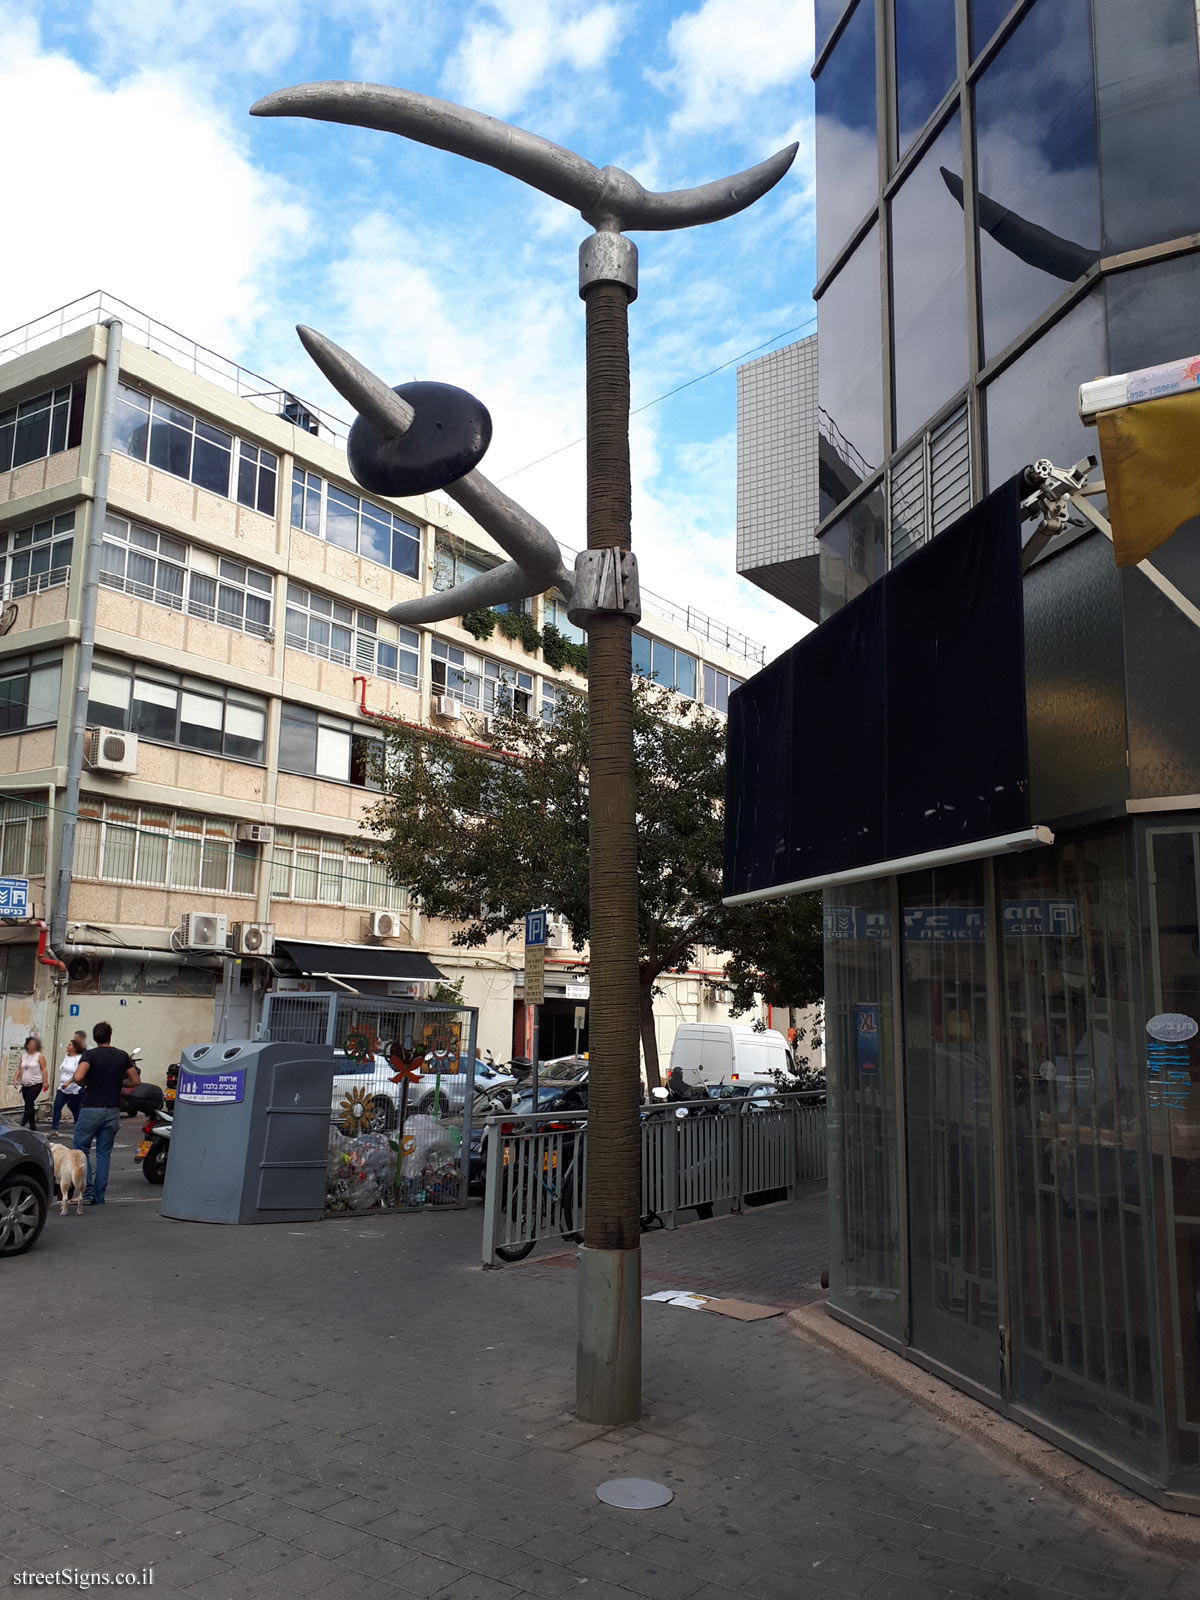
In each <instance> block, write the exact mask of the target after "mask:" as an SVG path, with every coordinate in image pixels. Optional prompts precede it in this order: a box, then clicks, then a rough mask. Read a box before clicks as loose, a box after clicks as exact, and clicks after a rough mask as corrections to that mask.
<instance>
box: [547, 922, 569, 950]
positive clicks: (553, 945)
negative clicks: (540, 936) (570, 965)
mask: <svg viewBox="0 0 1200 1600" xmlns="http://www.w3.org/2000/svg"><path fill="white" fill-rule="evenodd" d="M546 948H547V950H569V949H570V948H571V935H570V933H569V932H568V930H567V919H566V918H565V917H547V919H546Z"/></svg>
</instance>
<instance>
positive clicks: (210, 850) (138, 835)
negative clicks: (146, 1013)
mask: <svg viewBox="0 0 1200 1600" xmlns="http://www.w3.org/2000/svg"><path fill="white" fill-rule="evenodd" d="M262 859H263V858H262V857H261V856H260V854H259V853H258V852H257V851H250V850H245V849H243V850H239V849H238V848H237V824H236V822H235V821H234V820H233V819H232V818H230V817H206V816H202V815H201V814H200V813H199V812H194V811H186V810H178V809H175V808H173V807H170V806H156V805H138V804H137V803H136V802H128V801H123V800H109V799H101V798H97V797H94V796H91V795H87V796H85V797H84V798H83V799H82V800H81V801H80V802H79V863H81V864H78V865H77V866H76V869H75V875H76V877H78V878H82V879H86V880H89V881H92V882H96V883H119V884H127V885H130V886H132V887H134V888H140V889H161V890H163V891H165V892H167V893H171V894H178V893H185V894H186V893H188V892H192V891H195V892H196V893H207V894H219V895H230V896H235V897H236V898H238V899H252V898H253V897H254V895H255V894H256V892H257V886H258V871H259V863H260V861H261V860H262ZM126 863H127V864H126ZM160 863H161V865H160ZM218 867H223V871H222V873H221V878H222V881H221V882H216V881H214V880H215V879H216V878H217V876H218V873H217V870H216V869H217V868H218ZM239 879H240V881H239ZM131 992H132V991H131Z"/></svg>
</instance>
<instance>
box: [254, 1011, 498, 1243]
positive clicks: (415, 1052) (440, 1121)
mask: <svg viewBox="0 0 1200 1600" xmlns="http://www.w3.org/2000/svg"><path fill="white" fill-rule="evenodd" d="M478 1020H479V1013H478V1011H477V1010H476V1009H475V1007H473V1006H445V1005H432V1004H424V1003H421V1002H413V1001H407V1002H403V1001H393V1000H388V999H384V998H380V997H378V996H374V995H349V994H270V995H268V996H267V998H266V1009H265V1012H264V1016H263V1024H262V1032H263V1037H264V1038H266V1039H270V1040H273V1041H279V1042H282V1043H294V1044H329V1045H332V1046H333V1048H334V1053H335V1056H336V1057H337V1063H336V1067H335V1072H334V1079H333V1098H332V1102H331V1105H330V1121H329V1163H328V1168H327V1178H326V1211H327V1212H328V1213H330V1214H332V1215H338V1214H344V1213H351V1214H354V1215H361V1214H362V1213H364V1212H369V1211H382V1210H402V1211H422V1210H425V1209H426V1208H427V1207H447V1206H462V1205H465V1204H466V1198H467V1152H468V1150H469V1147H470V1142H471V1110H472V1101H473V1099H474V1078H475V1048H476V1037H477V1029H478Z"/></svg>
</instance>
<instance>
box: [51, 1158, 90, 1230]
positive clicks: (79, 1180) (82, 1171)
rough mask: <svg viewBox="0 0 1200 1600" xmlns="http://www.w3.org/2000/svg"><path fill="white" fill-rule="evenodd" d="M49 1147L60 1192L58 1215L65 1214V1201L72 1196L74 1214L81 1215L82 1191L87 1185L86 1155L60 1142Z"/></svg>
mask: <svg viewBox="0 0 1200 1600" xmlns="http://www.w3.org/2000/svg"><path fill="white" fill-rule="evenodd" d="M51 1149H52V1151H53V1155H54V1181H55V1183H56V1184H57V1185H58V1187H59V1190H60V1191H61V1193H62V1205H61V1206H60V1208H59V1215H60V1216H63V1217H65V1216H66V1214H67V1201H68V1199H72V1198H73V1199H74V1201H75V1215H76V1216H77V1217H79V1216H82V1215H83V1191H84V1189H85V1188H86V1186H87V1157H86V1156H85V1155H84V1153H83V1151H82V1150H70V1149H67V1148H66V1146H64V1145H61V1144H56V1145H52V1146H51ZM72 1190H74V1194H73V1195H72V1194H71V1191H72Z"/></svg>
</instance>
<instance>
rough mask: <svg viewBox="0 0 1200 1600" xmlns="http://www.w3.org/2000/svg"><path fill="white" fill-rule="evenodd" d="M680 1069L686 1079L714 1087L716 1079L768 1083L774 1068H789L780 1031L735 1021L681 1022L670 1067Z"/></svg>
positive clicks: (788, 1055)
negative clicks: (753, 1026) (760, 1028)
mask: <svg viewBox="0 0 1200 1600" xmlns="http://www.w3.org/2000/svg"><path fill="white" fill-rule="evenodd" d="M676 1067H680V1068H682V1070H683V1079H684V1082H685V1083H690V1084H703V1085H704V1087H705V1088H715V1087H716V1085H717V1084H719V1083H737V1084H752V1085H753V1084H759V1083H765V1084H769V1085H770V1086H771V1087H772V1088H774V1087H775V1084H776V1077H775V1074H776V1073H777V1072H784V1073H786V1072H790V1071H791V1070H792V1054H791V1051H790V1050H789V1049H788V1042H787V1040H786V1039H785V1038H784V1036H783V1034H781V1033H777V1032H776V1031H775V1029H774V1028H767V1029H765V1030H758V1029H755V1028H752V1027H749V1026H748V1025H747V1024H744V1023H737V1022H681V1023H680V1024H679V1028H678V1030H677V1032H676V1034H675V1042H674V1044H673V1045H672V1046H671V1068H670V1070H671V1071H674V1069H675V1068H676Z"/></svg>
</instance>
